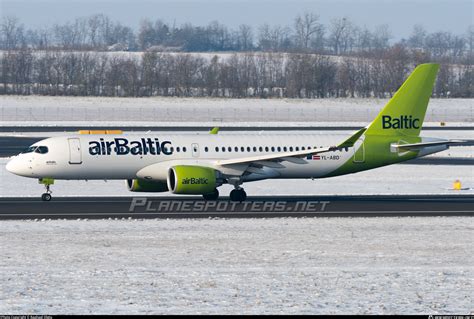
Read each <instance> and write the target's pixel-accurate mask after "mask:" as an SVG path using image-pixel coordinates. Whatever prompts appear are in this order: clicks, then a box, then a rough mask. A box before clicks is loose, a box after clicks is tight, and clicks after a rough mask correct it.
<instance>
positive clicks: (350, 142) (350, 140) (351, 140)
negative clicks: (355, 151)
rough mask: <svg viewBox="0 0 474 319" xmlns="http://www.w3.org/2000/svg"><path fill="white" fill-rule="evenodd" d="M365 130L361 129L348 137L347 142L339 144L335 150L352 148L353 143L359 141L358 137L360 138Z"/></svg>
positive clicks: (364, 128)
mask: <svg viewBox="0 0 474 319" xmlns="http://www.w3.org/2000/svg"><path fill="white" fill-rule="evenodd" d="M366 130H367V128H366V127H363V128H361V129H360V130H358V131H357V132H355V134H353V135H352V136H351V137H349V138H348V139H347V140H345V141H344V142H342V143H341V144H339V145H338V146H337V148H344V147H352V146H354V144H355V142H356V141H357V140H358V139H359V137H361V136H362V134H364V132H365V131H366Z"/></svg>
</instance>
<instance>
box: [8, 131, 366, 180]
mask: <svg viewBox="0 0 474 319" xmlns="http://www.w3.org/2000/svg"><path fill="white" fill-rule="evenodd" d="M343 137H344V135H342V136H341V135H327V134H294V133H291V132H285V133H273V134H242V133H239V134H219V135H211V134H186V133H183V134H160V135H155V134H145V133H143V134H121V135H93V134H91V135H89V134H86V135H70V136H62V137H52V138H48V139H45V140H42V141H39V142H37V143H35V144H33V146H46V147H47V149H48V151H47V153H44V154H40V153H37V152H29V153H24V154H20V155H18V156H16V157H15V158H14V159H13V160H12V161H10V163H9V164H8V167H7V168H8V169H9V170H10V171H12V172H15V174H18V175H22V176H26V177H32V178H46V177H47V178H54V179H78V180H79V179H134V178H143V177H144V176H140V174H139V172H140V171H141V170H142V169H144V168H145V167H148V166H150V165H152V164H157V163H162V165H164V166H166V163H170V165H171V164H176V163H179V162H183V163H186V164H188V165H192V164H195V165H201V166H210V163H212V162H213V161H216V160H220V159H235V158H241V157H249V156H258V155H264V154H272V153H282V152H287V151H294V150H303V149H308V148H314V147H316V148H320V147H324V146H328V145H332V144H334V143H337V142H338V141H340V140H341V139H343ZM117 141H118V144H119V145H118V146H119V147H118V148H117ZM125 141H127V143H125ZM112 142H113V143H112ZM127 147H128V150H127ZM157 148H160V149H159V150H157ZM161 148H162V149H161ZM356 149H357V148H356V147H355V148H349V149H343V150H340V151H335V152H331V153H327V154H324V155H318V156H314V157H313V156H311V157H308V158H307V159H305V161H306V163H304V165H301V163H293V162H291V161H283V162H281V164H279V165H278V166H279V167H273V168H271V169H268V168H264V169H267V170H268V175H265V174H263V175H262V174H258V175H255V176H252V174H250V175H249V176H247V178H246V180H247V181H251V180H259V179H265V178H317V177H320V176H324V175H326V174H327V173H328V172H330V171H332V170H334V169H336V168H337V167H339V166H341V165H342V164H343V163H345V162H346V161H348V160H350V158H351V157H354V152H355V150H356ZM354 160H356V161H363V160H364V159H363V158H361V157H360V155H359V158H354Z"/></svg>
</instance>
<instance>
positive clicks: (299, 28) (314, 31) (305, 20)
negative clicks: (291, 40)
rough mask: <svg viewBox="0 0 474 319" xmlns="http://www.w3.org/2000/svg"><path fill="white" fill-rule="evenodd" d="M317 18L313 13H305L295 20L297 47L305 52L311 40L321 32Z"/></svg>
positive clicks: (320, 25) (321, 27) (321, 28)
mask: <svg viewBox="0 0 474 319" xmlns="http://www.w3.org/2000/svg"><path fill="white" fill-rule="evenodd" d="M318 21H319V16H318V15H316V14H314V13H305V14H304V15H303V16H300V15H298V16H297V17H296V18H295V33H296V34H295V37H296V45H297V47H299V48H301V49H304V50H307V49H308V48H309V45H310V43H311V39H312V38H313V37H315V36H317V35H318V34H321V33H322V32H323V26H322V24H320V23H319V22H318Z"/></svg>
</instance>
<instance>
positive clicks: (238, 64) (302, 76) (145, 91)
mask: <svg viewBox="0 0 474 319" xmlns="http://www.w3.org/2000/svg"><path fill="white" fill-rule="evenodd" d="M428 61H430V60H429V58H428V57H427V56H426V55H423V54H417V53H415V52H413V51H411V50H409V49H407V48H406V46H404V45H402V44H399V45H396V46H393V47H389V48H387V49H385V50H383V51H381V52H380V53H379V56H378V57H377V58H374V57H371V56H330V55H321V54H314V53H282V52H244V53H233V54H229V55H223V54H221V55H214V56H213V57H212V58H206V57H205V56H203V55H201V54H192V53H164V52H153V51H150V52H143V53H135V54H132V53H111V52H94V51H62V50H52V49H51V50H45V51H37V50H32V49H29V48H27V47H23V48H20V49H17V50H9V51H4V52H2V53H1V55H0V94H25V95H27V94H39V95H71V96H133V97H142V96H179V97H235V98H243V97H259V98H269V97H278V98H280V97H287V98H327V97H380V98H383V97H390V96H391V95H392V94H393V93H394V92H395V91H396V90H397V89H398V87H399V86H400V84H401V83H402V82H403V80H404V79H405V78H406V76H407V75H408V73H410V72H411V71H412V70H413V67H414V66H415V65H416V64H419V63H423V62H428ZM473 71H474V70H473V68H472V65H471V64H449V63H443V64H442V65H441V69H440V72H439V74H438V77H437V82H436V86H435V90H434V95H435V96H436V97H464V98H472V97H473V92H474V88H473V78H474V72H473Z"/></svg>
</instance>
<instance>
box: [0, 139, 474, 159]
mask: <svg viewBox="0 0 474 319" xmlns="http://www.w3.org/2000/svg"><path fill="white" fill-rule="evenodd" d="M41 139H42V138H39V137H16V136H0V157H10V156H13V155H17V154H19V153H20V152H21V151H23V150H25V149H26V148H27V147H28V146H30V145H31V144H34V143H36V142H37V141H39V140H41ZM462 145H464V146H473V145H474V141H468V142H466V143H463V144H462ZM402 164H416V165H474V159H472V158H456V157H450V158H446V157H428V158H417V159H414V160H411V161H407V162H405V163H402Z"/></svg>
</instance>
